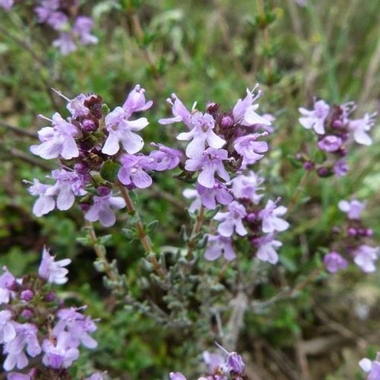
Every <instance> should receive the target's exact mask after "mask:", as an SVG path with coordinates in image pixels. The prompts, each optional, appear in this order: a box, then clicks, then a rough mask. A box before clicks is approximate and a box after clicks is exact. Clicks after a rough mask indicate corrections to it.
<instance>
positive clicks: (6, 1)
mask: <svg viewBox="0 0 380 380" xmlns="http://www.w3.org/2000/svg"><path fill="white" fill-rule="evenodd" d="M13 3H14V0H0V8H3V9H5V10H6V11H9V10H10V9H11V8H12V7H13Z"/></svg>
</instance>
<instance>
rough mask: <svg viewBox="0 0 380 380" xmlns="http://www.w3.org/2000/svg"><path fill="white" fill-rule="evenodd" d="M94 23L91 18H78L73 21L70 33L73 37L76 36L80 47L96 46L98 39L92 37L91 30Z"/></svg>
mask: <svg viewBox="0 0 380 380" xmlns="http://www.w3.org/2000/svg"><path fill="white" fill-rule="evenodd" d="M93 24H94V22H93V21H92V19H91V17H87V16H79V17H77V19H76V20H75V23H74V26H73V29H72V32H73V33H74V35H75V36H78V38H79V40H80V43H81V44H82V45H90V44H97V43H98V41H99V39H98V38H97V37H95V36H94V35H92V34H91V33H90V32H91V29H92V26H93Z"/></svg>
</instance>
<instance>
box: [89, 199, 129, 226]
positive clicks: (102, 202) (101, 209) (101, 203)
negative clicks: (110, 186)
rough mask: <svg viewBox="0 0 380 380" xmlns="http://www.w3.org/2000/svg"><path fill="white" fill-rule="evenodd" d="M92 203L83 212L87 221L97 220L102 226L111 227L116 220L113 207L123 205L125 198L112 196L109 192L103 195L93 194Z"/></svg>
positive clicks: (122, 206) (119, 207) (121, 206)
mask: <svg viewBox="0 0 380 380" xmlns="http://www.w3.org/2000/svg"><path fill="white" fill-rule="evenodd" d="M93 201H94V204H93V205H92V206H91V207H90V209H89V210H88V211H87V212H86V213H85V215H84V218H85V219H86V220H88V221H89V222H96V221H97V220H99V222H100V223H101V224H102V225H103V226H104V227H111V226H113V225H114V224H115V222H116V216H115V212H114V209H122V208H124V207H125V200H124V199H123V198H122V197H113V196H112V195H111V193H110V194H109V195H105V196H101V197H98V196H94V199H93Z"/></svg>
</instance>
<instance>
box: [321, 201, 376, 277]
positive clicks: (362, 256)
mask: <svg viewBox="0 0 380 380" xmlns="http://www.w3.org/2000/svg"><path fill="white" fill-rule="evenodd" d="M338 207H339V209H340V210H341V211H343V212H344V213H345V214H346V223H345V225H344V226H342V227H340V228H339V227H334V229H333V232H335V234H336V235H337V239H336V243H335V244H334V249H332V250H331V251H330V252H329V253H328V254H327V255H326V256H325V257H324V263H325V265H326V268H327V270H328V271H329V272H331V273H335V272H337V271H339V270H341V269H344V268H346V267H347V264H348V261H347V258H351V259H352V260H353V261H354V263H355V264H356V265H357V266H358V267H359V268H360V269H361V270H362V271H363V272H365V273H370V272H374V271H375V270H376V267H375V261H376V260H377V259H378V256H379V253H380V247H372V246H370V245H368V242H367V240H368V238H370V237H371V236H372V234H373V232H372V230H371V229H370V228H366V227H364V226H363V223H362V220H361V213H362V211H363V209H364V207H365V203H364V202H360V201H358V200H356V199H352V200H350V201H346V200H342V201H340V202H339V204H338Z"/></svg>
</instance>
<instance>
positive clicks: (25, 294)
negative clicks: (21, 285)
mask: <svg viewBox="0 0 380 380" xmlns="http://www.w3.org/2000/svg"><path fill="white" fill-rule="evenodd" d="M33 297H34V292H33V291H31V290H30V289H26V290H24V291H22V292H21V299H22V300H24V301H27V302H29V301H30V300H32V299H33Z"/></svg>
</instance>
